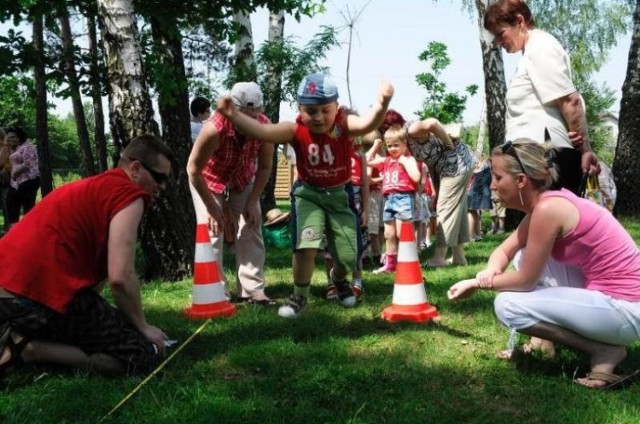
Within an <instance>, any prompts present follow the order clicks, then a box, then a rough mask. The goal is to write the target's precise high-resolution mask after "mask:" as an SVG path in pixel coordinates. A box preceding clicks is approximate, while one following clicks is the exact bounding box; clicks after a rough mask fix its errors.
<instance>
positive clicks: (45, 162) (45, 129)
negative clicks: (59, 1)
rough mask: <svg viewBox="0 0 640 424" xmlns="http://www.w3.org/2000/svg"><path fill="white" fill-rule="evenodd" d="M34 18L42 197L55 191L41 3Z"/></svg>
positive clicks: (32, 13)
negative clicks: (50, 149)
mask: <svg viewBox="0 0 640 424" xmlns="http://www.w3.org/2000/svg"><path fill="white" fill-rule="evenodd" d="M31 18H32V20H33V49H34V51H35V57H36V59H35V66H34V70H33V77H34V81H35V90H36V131H37V135H36V139H37V141H38V142H37V143H36V149H37V150H38V165H39V168H40V193H41V194H42V197H44V196H46V195H47V194H49V193H51V191H53V175H52V174H51V164H50V163H49V158H50V155H49V118H48V115H47V80H46V74H45V70H44V19H43V15H42V11H41V10H40V8H39V5H38V4H36V5H34V6H33V8H32V9H31Z"/></svg>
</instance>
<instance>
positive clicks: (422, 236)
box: [414, 162, 431, 250]
mask: <svg viewBox="0 0 640 424" xmlns="http://www.w3.org/2000/svg"><path fill="white" fill-rule="evenodd" d="M418 167H419V168H420V184H419V185H418V190H417V192H416V200H415V217H414V219H415V227H416V244H417V246H418V250H424V249H426V248H427V247H429V245H428V244H427V242H428V241H429V238H428V235H427V228H428V225H429V220H430V218H431V211H430V209H429V196H428V195H427V193H426V191H425V190H426V187H427V183H428V181H429V169H428V168H427V164H425V163H423V162H418Z"/></svg>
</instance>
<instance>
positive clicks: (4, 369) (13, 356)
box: [0, 335, 31, 379]
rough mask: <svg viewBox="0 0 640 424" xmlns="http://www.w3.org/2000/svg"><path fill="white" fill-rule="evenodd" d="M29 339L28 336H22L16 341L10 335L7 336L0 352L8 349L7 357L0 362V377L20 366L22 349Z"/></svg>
mask: <svg viewBox="0 0 640 424" xmlns="http://www.w3.org/2000/svg"><path fill="white" fill-rule="evenodd" d="M30 341H31V339H30V338H28V337H22V339H21V340H20V341H19V342H17V343H16V342H15V341H14V340H13V337H11V335H9V337H7V341H6V342H5V345H4V350H3V351H2V352H6V351H7V350H9V359H7V360H6V361H5V362H4V363H2V364H0V379H2V378H4V376H5V375H7V374H8V373H9V372H10V371H12V370H14V369H16V368H18V367H20V366H21V365H22V364H23V363H24V361H23V359H22V351H23V350H24V348H25V346H27V344H29V342H30Z"/></svg>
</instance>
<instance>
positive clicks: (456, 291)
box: [447, 279, 478, 300]
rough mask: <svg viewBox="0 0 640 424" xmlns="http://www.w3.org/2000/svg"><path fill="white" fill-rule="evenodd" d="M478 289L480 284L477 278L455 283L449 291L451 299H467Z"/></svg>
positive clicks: (448, 294)
mask: <svg viewBox="0 0 640 424" xmlns="http://www.w3.org/2000/svg"><path fill="white" fill-rule="evenodd" d="M477 289H478V284H477V282H476V280H475V279H472V280H462V281H459V282H457V283H455V284H454V285H453V286H451V288H449V291H448V292H447V297H448V298H449V300H460V299H466V298H467V297H469V296H471V295H472V294H473V293H475V291H476V290H477Z"/></svg>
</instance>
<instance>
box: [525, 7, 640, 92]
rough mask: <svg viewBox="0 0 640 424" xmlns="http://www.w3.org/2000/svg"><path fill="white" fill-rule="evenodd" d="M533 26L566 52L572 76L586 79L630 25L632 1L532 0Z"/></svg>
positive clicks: (596, 69) (604, 60) (596, 68)
mask: <svg viewBox="0 0 640 424" xmlns="http://www.w3.org/2000/svg"><path fill="white" fill-rule="evenodd" d="M529 4H530V6H531V8H532V12H533V14H534V16H535V20H536V26H537V27H539V28H542V29H544V30H545V31H548V32H550V33H551V34H553V35H554V36H555V37H556V38H558V40H560V42H561V43H562V45H563V46H564V47H565V48H566V49H567V51H568V52H569V56H570V57H571V66H572V68H573V71H574V77H576V76H578V77H579V78H582V79H588V78H589V76H591V75H593V73H595V72H597V71H598V70H599V69H600V68H601V67H602V65H603V64H604V63H605V62H606V60H607V55H608V50H609V49H610V48H611V47H612V46H615V45H616V44H617V37H618V36H620V35H623V34H626V33H627V31H628V30H629V29H630V28H631V17H632V12H633V7H634V5H635V3H631V2H629V1H626V0H613V1H604V0H533V1H531V2H530V3H529Z"/></svg>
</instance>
